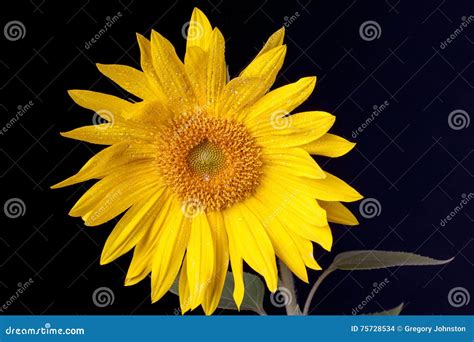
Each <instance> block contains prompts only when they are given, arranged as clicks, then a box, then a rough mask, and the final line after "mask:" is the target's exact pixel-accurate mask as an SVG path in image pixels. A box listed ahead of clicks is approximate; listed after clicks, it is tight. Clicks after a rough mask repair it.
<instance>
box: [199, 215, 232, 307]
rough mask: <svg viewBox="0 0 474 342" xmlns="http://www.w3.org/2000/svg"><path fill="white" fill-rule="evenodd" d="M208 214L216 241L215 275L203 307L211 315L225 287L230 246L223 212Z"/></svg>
mask: <svg viewBox="0 0 474 342" xmlns="http://www.w3.org/2000/svg"><path fill="white" fill-rule="evenodd" d="M207 216H208V221H209V225H210V227H211V233H212V241H213V242H214V254H215V267H214V277H213V278H212V281H211V282H210V283H209V286H208V287H207V290H206V293H205V297H204V301H203V303H202V307H203V309H204V312H205V313H206V315H211V314H212V313H213V312H214V311H215V310H216V308H217V305H218V304H219V301H220V299H221V295H222V290H223V289H224V282H225V279H226V276H227V269H228V267H229V246H228V240H227V234H226V231H225V226H224V219H223V218H222V214H221V213H220V212H210V213H207Z"/></svg>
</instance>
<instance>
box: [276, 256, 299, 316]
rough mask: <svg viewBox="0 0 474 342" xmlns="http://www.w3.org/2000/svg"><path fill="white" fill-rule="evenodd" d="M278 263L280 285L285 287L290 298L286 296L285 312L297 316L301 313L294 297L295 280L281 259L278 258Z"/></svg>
mask: <svg viewBox="0 0 474 342" xmlns="http://www.w3.org/2000/svg"><path fill="white" fill-rule="evenodd" d="M279 264H280V273H281V279H280V283H281V286H282V287H283V288H285V289H286V290H287V291H288V292H289V295H290V298H288V300H287V301H286V302H285V309H286V314H287V315H288V316H299V315H301V309H300V307H299V305H298V301H297V298H296V290H295V282H294V279H293V274H292V273H291V271H290V270H289V269H288V267H287V266H286V265H285V264H284V263H283V262H282V261H281V260H279Z"/></svg>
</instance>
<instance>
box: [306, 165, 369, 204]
mask: <svg viewBox="0 0 474 342" xmlns="http://www.w3.org/2000/svg"><path fill="white" fill-rule="evenodd" d="M304 182H305V183H306V184H308V185H310V186H311V188H312V189H313V190H314V192H315V197H316V198H317V199H318V200H319V199H320V200H323V201H342V202H354V201H357V200H360V199H361V198H362V195H361V194H359V193H358V192H357V190H355V189H354V188H353V187H351V186H350V185H349V184H347V183H346V182H344V181H343V180H341V179H339V178H337V177H336V176H334V175H331V174H330V173H328V172H326V178H324V179H304Z"/></svg>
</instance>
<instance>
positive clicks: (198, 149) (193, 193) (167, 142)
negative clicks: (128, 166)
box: [157, 113, 263, 211]
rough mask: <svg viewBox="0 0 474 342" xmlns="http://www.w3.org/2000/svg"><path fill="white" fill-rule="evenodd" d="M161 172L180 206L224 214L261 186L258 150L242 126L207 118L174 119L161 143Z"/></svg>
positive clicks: (186, 117)
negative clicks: (188, 203)
mask: <svg viewBox="0 0 474 342" xmlns="http://www.w3.org/2000/svg"><path fill="white" fill-rule="evenodd" d="M159 146H160V149H159V151H158V155H157V166H158V168H159V171H160V174H161V175H162V177H163V180H164V181H165V182H166V184H167V185H168V186H169V187H170V188H171V189H172V190H173V191H174V193H175V194H176V195H177V197H178V198H179V199H180V200H182V201H191V202H192V203H199V205H200V206H201V207H203V208H205V210H206V211H214V210H222V209H225V208H228V207H230V206H231V205H233V204H235V203H238V202H241V201H243V200H245V199H246V198H248V197H249V196H251V195H252V194H253V193H254V192H255V189H256V188H257V186H258V185H259V183H260V176H261V175H262V166H263V163H262V160H261V150H260V147H259V146H258V145H257V144H256V143H255V141H254V139H253V137H252V136H251V135H250V133H249V132H248V131H247V129H246V127H244V126H243V125H242V124H241V123H238V122H234V121H230V120H227V119H221V118H215V117H209V116H207V115H206V114H205V113H193V114H182V115H179V116H178V117H175V118H173V119H172V120H171V121H170V122H169V124H168V126H167V128H165V129H163V131H162V132H161V134H160V139H159Z"/></svg>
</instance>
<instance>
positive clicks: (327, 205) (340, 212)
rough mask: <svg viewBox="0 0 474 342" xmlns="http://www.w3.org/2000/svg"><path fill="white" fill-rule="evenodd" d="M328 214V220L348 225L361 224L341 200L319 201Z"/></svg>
mask: <svg viewBox="0 0 474 342" xmlns="http://www.w3.org/2000/svg"><path fill="white" fill-rule="evenodd" d="M318 203H319V205H321V207H322V208H324V210H326V213H327V215H328V221H330V222H334V223H340V224H346V225H348V226H355V225H358V224H359V221H357V218H356V217H355V216H354V214H352V213H351V211H350V210H349V209H347V208H346V207H345V206H344V205H343V204H342V203H341V202H326V201H318Z"/></svg>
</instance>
